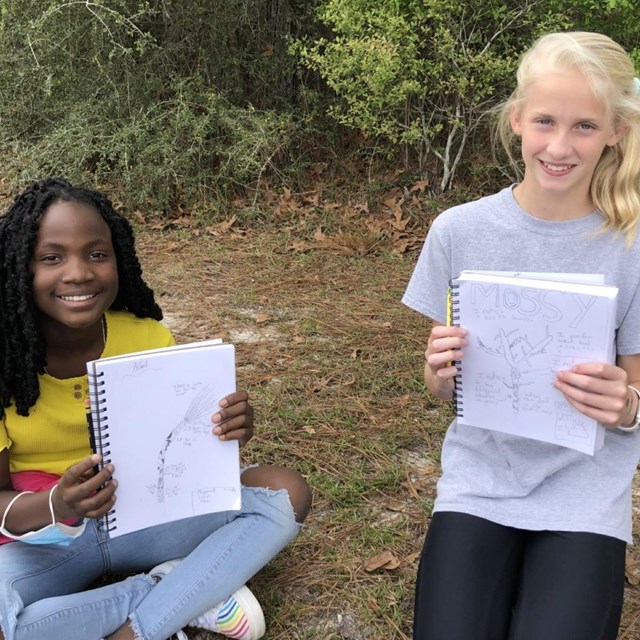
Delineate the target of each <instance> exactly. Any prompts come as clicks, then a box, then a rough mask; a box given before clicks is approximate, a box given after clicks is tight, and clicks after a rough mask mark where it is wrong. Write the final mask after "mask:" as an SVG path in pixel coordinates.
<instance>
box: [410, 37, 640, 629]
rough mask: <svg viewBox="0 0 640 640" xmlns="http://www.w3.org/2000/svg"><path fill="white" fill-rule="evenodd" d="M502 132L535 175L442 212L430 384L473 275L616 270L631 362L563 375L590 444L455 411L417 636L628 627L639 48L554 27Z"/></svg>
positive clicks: (638, 285)
mask: <svg viewBox="0 0 640 640" xmlns="http://www.w3.org/2000/svg"><path fill="white" fill-rule="evenodd" d="M498 130H499V133H500V136H499V137H500V138H501V139H502V142H503V144H504V145H505V147H506V149H507V152H508V153H509V154H510V157H511V159H512V160H513V159H514V158H515V157H516V155H517V156H519V157H520V158H521V161H522V164H523V165H524V174H523V177H522V180H521V181H520V182H518V183H517V184H515V185H511V186H508V187H506V188H504V189H502V190H501V191H499V192H498V193H496V194H494V195H491V196H487V197H484V198H481V199H479V200H477V201H474V202H469V203H466V204H464V205H461V206H458V207H454V208H452V209H449V210H448V211H445V212H444V213H442V214H441V215H440V216H438V218H437V219H436V220H435V222H434V223H433V225H432V227H431V229H430V231H429V234H428V236H427V240H426V242H425V246H424V249H423V251H422V254H421V256H420V258H419V261H418V264H417V266H416V268H415V271H414V273H413V276H412V278H411V281H410V282H409V285H408V287H407V290H406V292H405V295H404V297H403V302H404V303H405V304H406V305H408V306H409V307H411V308H412V309H415V310H416V311H418V312H420V313H422V314H424V315H426V316H428V317H429V318H431V319H432V320H433V328H432V330H431V332H430V335H429V337H428V341H427V349H426V352H425V369H424V377H425V382H426V385H427V387H428V389H429V390H430V392H431V393H433V394H434V395H436V396H437V397H439V398H442V399H451V398H452V392H453V379H454V376H455V373H456V369H455V367H453V366H451V364H450V363H451V362H452V361H453V360H460V359H464V351H465V346H466V344H467V339H468V336H467V333H466V331H465V329H464V327H460V328H456V327H446V326H443V325H444V323H445V320H446V308H445V307H446V289H447V284H448V282H449V280H450V279H451V278H452V277H455V276H457V275H458V274H459V273H460V272H461V271H462V270H464V269H485V270H506V271H514V270H517V271H536V272H558V273H563V272H564V273H576V272H580V273H597V274H603V276H604V280H605V283H606V284H609V285H615V286H617V287H618V288H619V301H618V309H617V322H616V324H617V327H616V329H617V331H616V351H617V359H616V363H615V365H614V364H607V363H603V362H591V363H583V364H579V365H576V366H574V367H573V368H571V369H570V370H566V371H558V372H557V374H556V380H555V382H554V384H555V386H556V388H557V389H558V390H559V391H560V392H561V393H562V394H563V395H564V397H565V398H566V401H567V402H568V403H570V404H571V405H572V406H574V407H575V408H576V409H577V410H579V411H581V412H582V413H584V414H585V415H587V416H590V417H593V418H595V419H596V420H598V421H599V422H601V423H602V424H603V425H604V426H605V427H606V428H607V429H606V436H605V444H604V446H603V447H602V449H600V450H599V451H598V452H597V453H596V454H595V455H594V456H589V455H586V454H584V453H580V452H577V451H574V450H571V449H568V448H564V447H560V446H557V445H554V444H550V443H544V442H539V441H537V440H531V439H526V438H520V437H517V436H513V435H508V434H503V433H498V432H495V431H490V430H485V429H476V428H473V427H463V426H459V425H458V424H457V423H456V421H455V420H454V421H453V422H452V424H451V425H450V427H449V429H448V431H447V434H446V436H445V441H444V444H443V450H442V477H441V478H440V480H439V483H438V490H437V498H436V502H435V506H434V514H433V517H432V520H431V523H430V526H429V531H428V533H427V537H426V540H425V544H424V548H423V552H422V556H421V560H420V567H419V572H418V578H417V584H416V606H415V621H414V638H415V639H416V640H442V639H444V638H446V639H447V640H503V639H504V640H507V639H508V640H540V639H541V638H544V639H545V640H567V639H568V638H571V640H614V639H615V637H616V635H617V630H618V625H619V621H620V614H621V609H622V599H623V587H624V562H625V547H626V544H627V543H629V542H631V480H632V478H633V474H634V472H635V469H636V466H637V464H638V460H639V458H640V431H638V427H639V426H640V407H639V392H637V391H636V388H638V387H640V330H639V327H640V246H639V245H640V241H639V240H638V233H637V225H638V215H639V214H640V98H639V96H638V81H637V79H635V77H634V68H633V64H632V62H631V60H630V58H629V56H628V55H627V54H626V52H625V51H624V50H623V49H622V48H621V47H620V46H619V45H618V44H617V43H615V42H613V41H612V40H611V39H610V38H608V37H606V36H604V35H601V34H597V33H585V32H568V33H554V34H550V35H547V36H544V37H542V38H540V39H539V40H538V41H537V42H536V43H534V45H533V47H532V48H531V49H530V50H529V51H528V52H527V53H526V54H525V55H524V56H523V58H522V61H521V64H520V66H519V69H518V74H517V87H516V89H515V91H514V92H513V94H512V95H511V97H510V98H509V100H508V101H507V102H506V103H505V104H504V105H503V106H502V108H501V110H500V114H499V124H498ZM516 142H517V143H518V144H517V145H516V144H514V143H516ZM515 148H517V152H516V151H515Z"/></svg>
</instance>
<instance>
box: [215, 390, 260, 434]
mask: <svg viewBox="0 0 640 640" xmlns="http://www.w3.org/2000/svg"><path fill="white" fill-rule="evenodd" d="M211 422H213V424H214V425H215V426H214V427H213V433H214V434H215V435H216V436H218V438H220V440H239V441H240V446H244V445H245V444H247V442H249V440H251V438H252V437H253V407H252V406H251V405H250V404H249V394H248V393H247V392H246V391H236V392H235V393H230V394H229V395H228V396H225V397H224V398H222V400H220V411H218V413H215V414H214V415H213V416H211Z"/></svg>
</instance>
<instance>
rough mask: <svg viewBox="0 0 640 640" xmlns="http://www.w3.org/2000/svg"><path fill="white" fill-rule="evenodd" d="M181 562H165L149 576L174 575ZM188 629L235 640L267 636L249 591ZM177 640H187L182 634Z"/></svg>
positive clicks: (259, 609) (237, 593)
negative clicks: (209, 632) (198, 629)
mask: <svg viewBox="0 0 640 640" xmlns="http://www.w3.org/2000/svg"><path fill="white" fill-rule="evenodd" d="M182 560H183V558H176V559H175V560H167V561H166V562H163V563H162V564H159V565H158V566H156V567H154V568H153V569H151V571H150V572H149V575H150V576H151V577H152V578H157V579H159V580H161V579H162V578H164V577H165V576H166V575H167V574H168V573H170V572H171V571H173V569H175V568H176V567H177V566H178V565H179V564H180V563H181V562H182ZM187 626H189V627H198V628H200V629H206V630H207V631H212V632H213V633H218V634H220V635H222V636H226V637H227V638H233V639H234V640H259V639H260V638H262V636H263V635H264V634H265V632H266V623H265V620H264V614H263V613H262V607H261V606H260V603H259V602H258V599H257V598H256V597H255V596H254V595H253V593H251V591H250V590H249V587H247V586H243V587H240V588H239V589H238V590H237V591H235V592H234V593H232V594H231V595H230V596H229V597H228V598H227V599H226V600H224V601H223V602H222V603H220V604H219V605H218V606H216V607H213V609H209V611H205V612H204V613H203V614H201V615H199V616H198V617H197V618H195V619H194V620H192V621H191V622H190V623H189V624H188V625H187ZM176 638H177V640H187V636H186V634H185V633H184V631H178V632H177V633H176Z"/></svg>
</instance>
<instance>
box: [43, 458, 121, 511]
mask: <svg viewBox="0 0 640 640" xmlns="http://www.w3.org/2000/svg"><path fill="white" fill-rule="evenodd" d="M101 459H102V458H101V456H100V455H99V454H94V455H92V456H88V457H87V458H85V459H84V460H81V461H80V462H78V463H77V464H74V465H73V466H71V467H69V468H68V469H67V471H66V472H65V474H64V475H63V476H62V478H60V481H59V482H58V488H57V489H56V490H55V491H54V492H53V510H54V513H55V516H56V520H66V519H68V518H98V517H100V516H102V515H104V514H105V513H107V512H108V511H109V510H110V509H111V508H112V507H113V505H114V503H115V501H116V496H115V491H116V488H117V486H118V482H117V480H113V479H112V475H113V471H114V466H113V465H112V464H108V465H106V466H105V467H104V468H103V469H101V470H100V471H99V472H98V473H96V474H94V473H93V469H94V467H95V466H96V464H98V463H99V462H100V460H101Z"/></svg>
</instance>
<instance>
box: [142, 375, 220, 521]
mask: <svg viewBox="0 0 640 640" xmlns="http://www.w3.org/2000/svg"><path fill="white" fill-rule="evenodd" d="M217 409H218V402H217V400H216V394H215V390H214V389H213V387H211V386H210V385H206V386H204V387H203V388H202V389H200V391H198V393H197V394H196V395H195V396H194V398H193V399H192V400H191V402H190V404H189V406H188V408H187V411H186V412H185V414H184V418H183V419H182V420H181V421H180V422H179V423H178V424H177V425H176V426H175V427H174V428H173V429H172V430H171V432H170V433H169V434H168V435H167V437H166V438H165V440H164V443H163V445H162V448H161V449H160V451H159V452H158V481H157V483H156V485H155V487H151V488H150V489H151V490H152V493H154V494H155V496H156V499H157V501H158V502H164V501H165V498H167V497H168V496H167V491H168V487H167V484H166V478H167V476H171V477H174V478H179V477H180V476H181V475H182V474H183V473H184V472H185V470H186V465H187V462H186V461H185V460H184V459H181V456H179V457H178V459H176V460H174V461H173V463H172V464H171V466H170V467H168V466H167V465H166V461H167V453H168V451H169V448H170V447H171V446H172V445H174V448H175V445H177V444H181V445H183V446H186V447H192V446H194V445H197V440H198V439H199V438H202V436H205V437H213V436H212V435H211V429H212V424H211V416H212V415H213V414H214V413H215V412H216V411H217ZM194 499H195V500H196V501H197V500H202V501H207V500H208V498H207V496H206V489H200V490H199V492H196V496H195V498H194ZM196 511H197V510H196Z"/></svg>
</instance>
